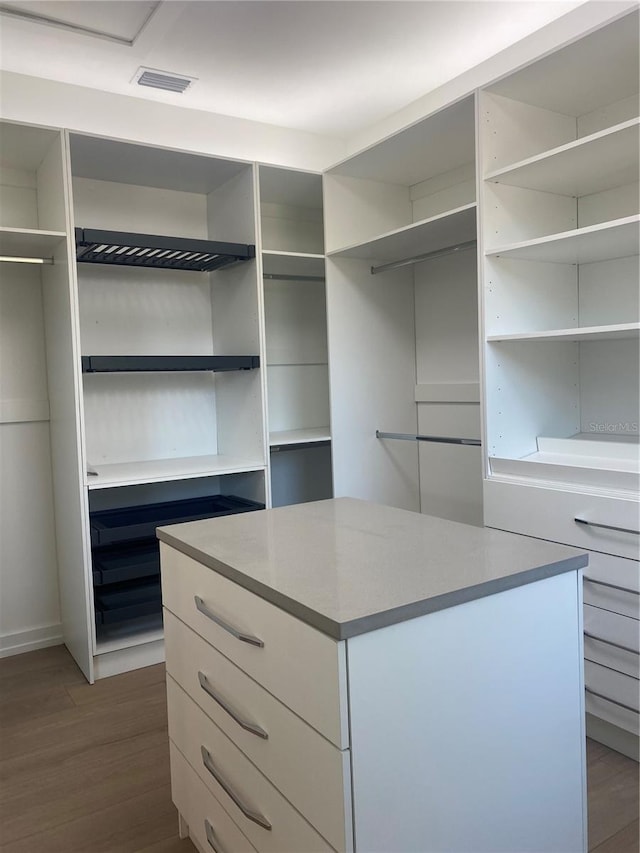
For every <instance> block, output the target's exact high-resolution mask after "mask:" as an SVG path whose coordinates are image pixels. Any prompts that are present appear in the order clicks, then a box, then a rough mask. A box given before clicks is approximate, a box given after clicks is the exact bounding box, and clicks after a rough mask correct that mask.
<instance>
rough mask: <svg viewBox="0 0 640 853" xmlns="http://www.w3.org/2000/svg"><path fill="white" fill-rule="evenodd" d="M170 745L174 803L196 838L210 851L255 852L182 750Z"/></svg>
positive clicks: (198, 842)
mask: <svg viewBox="0 0 640 853" xmlns="http://www.w3.org/2000/svg"><path fill="white" fill-rule="evenodd" d="M169 748H170V752H171V794H172V798H173V802H174V803H175V805H176V808H177V809H178V811H179V812H180V814H181V815H182V817H183V818H184V819H185V821H186V822H187V823H188V825H189V835H190V836H191V838H192V839H193V841H195V843H196V844H198V845H199V847H200V848H201V849H202V850H203V851H204V850H208V851H209V853H213V851H215V853H256V849H255V847H254V846H253V845H252V844H250V843H249V841H248V840H247V838H245V836H244V835H243V834H242V833H241V832H240V830H239V829H238V827H237V826H236V825H235V823H234V822H233V821H232V820H231V818H230V817H229V815H228V814H227V813H226V811H225V810H224V809H223V808H222V806H221V805H220V803H219V802H218V801H217V800H216V798H215V797H214V796H213V794H212V793H211V792H210V791H209V789H208V788H207V787H206V786H205V785H204V784H203V782H202V780H201V779H200V777H199V776H198V774H197V773H196V772H195V770H193V768H192V767H190V765H189V764H188V763H187V760H186V759H185V758H184V756H183V755H182V753H181V752H180V750H179V749H177V748H176V747H175V746H174V744H172V743H171V744H169Z"/></svg>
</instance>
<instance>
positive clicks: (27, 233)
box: [0, 228, 67, 258]
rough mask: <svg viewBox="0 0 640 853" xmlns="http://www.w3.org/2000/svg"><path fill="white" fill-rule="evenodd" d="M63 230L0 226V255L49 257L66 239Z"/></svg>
mask: <svg viewBox="0 0 640 853" xmlns="http://www.w3.org/2000/svg"><path fill="white" fill-rule="evenodd" d="M66 236H67V235H66V234H65V233H64V231H39V230H36V229H31V228H0V255H4V256H11V257H17V258H51V257H52V256H53V253H54V252H55V249H56V247H57V246H58V245H59V244H60V242H61V241H62V240H64V239H66Z"/></svg>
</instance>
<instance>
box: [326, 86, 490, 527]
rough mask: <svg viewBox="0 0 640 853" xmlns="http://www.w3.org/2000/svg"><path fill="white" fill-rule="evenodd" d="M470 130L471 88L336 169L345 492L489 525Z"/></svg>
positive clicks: (334, 309)
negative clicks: (484, 495)
mask: <svg viewBox="0 0 640 853" xmlns="http://www.w3.org/2000/svg"><path fill="white" fill-rule="evenodd" d="M474 127H475V113H474V98H473V97H468V98H465V99H464V100H462V101H460V102H458V103H455V104H453V105H452V106H450V107H447V108H446V109H443V110H441V111H440V112H438V113H435V114H434V115H432V116H429V117H428V118H426V119H424V120H423V121H421V122H419V123H418V124H416V125H414V126H412V127H410V128H408V129H407V130H405V131H402V132H400V133H398V134H397V135H395V136H393V137H391V138H389V139H387V140H385V141H383V142H381V143H379V144H378V145H375V146H373V147H372V148H370V149H367V150H366V151H363V152H362V153H360V154H357V155H355V156H354V157H352V158H350V159H348V160H346V161H344V162H343V163H340V164H338V165H337V166H335V167H334V168H332V169H330V170H329V171H328V172H327V173H326V174H325V216H326V223H327V224H326V234H327V295H328V308H329V352H330V356H331V358H330V375H331V405H332V423H333V435H334V438H333V448H334V483H335V491H336V495H352V496H358V497H363V498H367V499H372V500H377V501H380V502H383V503H388V504H391V505H395V506H400V507H404V508H406V509H412V510H421V511H422V512H425V513H429V514H432V515H437V516H440V517H444V518H450V519H453V520H458V521H464V522H469V523H473V524H482V472H481V457H480V451H479V449H478V446H477V445H476V444H475V442H478V441H479V439H480V416H479V402H480V395H479V368H478V330H477V327H478V307H477V272H476V270H477V262H476V250H475V245H476V244H475V241H476V236H477V235H476V182H475V132H474ZM392 434H395V437H393V435H392ZM398 434H404V437H405V438H406V437H410V438H411V437H412V438H413V439H416V438H417V437H418V436H420V437H427V436H431V437H436V438H438V439H444V441H443V440H439V441H426V440H421V441H419V442H418V441H415V440H414V441H406V440H402V439H401V438H400V437H399V436H398ZM451 438H457V439H468V440H471V441H473V442H474V443H458V442H455V443H449V441H448V440H449V439H451Z"/></svg>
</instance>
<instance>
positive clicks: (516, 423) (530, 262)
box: [480, 12, 640, 492]
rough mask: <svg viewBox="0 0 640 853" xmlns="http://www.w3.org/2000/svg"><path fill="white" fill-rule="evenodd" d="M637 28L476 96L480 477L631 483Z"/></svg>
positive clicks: (577, 47)
mask: <svg viewBox="0 0 640 853" xmlns="http://www.w3.org/2000/svg"><path fill="white" fill-rule="evenodd" d="M637 32H638V21H637V12H636V13H635V14H634V15H632V16H631V20H629V19H628V17H625V18H623V19H621V20H619V21H617V22H615V23H613V24H611V25H609V26H607V27H605V28H603V29H601V30H599V31H597V32H595V33H593V34H591V35H589V36H587V37H585V38H583V39H582V40H580V41H579V42H576V43H575V44H571V45H569V46H568V47H566V48H564V49H562V50H560V51H558V52H557V53H555V54H553V55H552V56H550V57H548V58H545V59H542V60H540V61H538V62H536V63H534V64H533V65H531V66H529V67H528V68H525V69H523V70H522V71H520V72H518V73H516V74H513V75H511V76H510V77H508V78H506V79H504V80H502V81H500V82H498V83H496V84H495V85H493V86H491V87H489V88H488V89H487V90H486V91H484V92H483V93H482V94H481V108H480V116H481V128H482V145H481V151H482V163H483V169H484V181H483V193H484V210H485V239H484V255H485V258H484V278H485V282H484V289H485V334H486V350H485V360H486V375H487V413H488V414H487V418H488V420H487V438H488V456H489V465H490V473H492V474H495V475H499V476H506V477H523V476H524V477H532V478H535V479H537V480H548V481H551V482H557V483H565V484H577V485H580V486H581V487H591V488H595V489H607V490H619V491H622V492H626V491H629V490H632V491H637V489H638V487H639V485H640V467H639V463H640V453H639V445H638V422H637V421H638V418H637V413H638V406H639V398H638V388H639V385H640V382H639V374H638V364H639V351H638V340H639V337H640V307H639V293H638V280H639V269H638V251H639V244H640V215H639V213H640V209H639V187H638V148H639V140H640V118H639V116H638V112H639V100H638V38H637ZM596 65H597V67H598V74H597V80H595V79H594V75H593V68H594V67H595V66H596ZM549 81H553V84H552V85H549Z"/></svg>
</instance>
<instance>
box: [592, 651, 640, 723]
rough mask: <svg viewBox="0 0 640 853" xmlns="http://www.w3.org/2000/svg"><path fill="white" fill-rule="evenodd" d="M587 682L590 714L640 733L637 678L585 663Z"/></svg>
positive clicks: (598, 665)
mask: <svg viewBox="0 0 640 853" xmlns="http://www.w3.org/2000/svg"><path fill="white" fill-rule="evenodd" d="M584 680H585V687H586V711H587V712H588V713H590V714H593V715H594V716H596V717H600V718H601V719H603V720H607V721H608V722H610V723H613V725H615V726H619V727H620V728H623V729H626V730H627V731H629V732H632V733H633V734H635V735H638V734H640V725H639V721H640V714H639V713H638V701H639V699H638V697H639V694H638V686H639V684H638V680H637V679H636V678H633V677H631V676H630V675H626V674H623V673H620V672H616V671H614V670H612V669H609V668H607V667H605V666H602V665H601V664H598V663H594V662H592V661H589V660H585V664H584Z"/></svg>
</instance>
